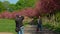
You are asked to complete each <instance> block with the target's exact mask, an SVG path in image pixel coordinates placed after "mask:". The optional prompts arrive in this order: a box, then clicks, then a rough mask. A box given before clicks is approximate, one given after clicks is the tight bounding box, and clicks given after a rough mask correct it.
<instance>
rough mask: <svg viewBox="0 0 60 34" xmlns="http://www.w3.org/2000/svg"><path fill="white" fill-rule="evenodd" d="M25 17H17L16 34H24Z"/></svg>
mask: <svg viewBox="0 0 60 34" xmlns="http://www.w3.org/2000/svg"><path fill="white" fill-rule="evenodd" d="M23 20H24V17H23V16H19V15H16V19H15V23H16V32H17V33H18V34H24V26H23V23H22V22H23Z"/></svg>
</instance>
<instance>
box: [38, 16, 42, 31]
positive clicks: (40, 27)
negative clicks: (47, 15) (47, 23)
mask: <svg viewBox="0 0 60 34" xmlns="http://www.w3.org/2000/svg"><path fill="white" fill-rule="evenodd" d="M38 31H42V19H41V17H40V16H39V18H38V19H37V32H38Z"/></svg>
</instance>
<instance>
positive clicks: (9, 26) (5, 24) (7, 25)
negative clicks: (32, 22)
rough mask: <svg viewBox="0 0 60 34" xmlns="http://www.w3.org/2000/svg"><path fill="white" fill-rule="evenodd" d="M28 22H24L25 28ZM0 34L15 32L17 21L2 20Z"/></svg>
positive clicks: (0, 21)
mask: <svg viewBox="0 0 60 34" xmlns="http://www.w3.org/2000/svg"><path fill="white" fill-rule="evenodd" d="M27 24H28V22H27V21H25V22H24V26H25V25H27ZM0 32H12V33H14V34H15V33H16V32H15V21H14V20H12V19H0Z"/></svg>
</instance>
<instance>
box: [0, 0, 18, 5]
mask: <svg viewBox="0 0 60 34" xmlns="http://www.w3.org/2000/svg"><path fill="white" fill-rule="evenodd" d="M0 1H2V2H3V1H9V2H10V3H13V4H15V3H16V2H17V1H18V0H0Z"/></svg>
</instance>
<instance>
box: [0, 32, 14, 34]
mask: <svg viewBox="0 0 60 34" xmlns="http://www.w3.org/2000/svg"><path fill="white" fill-rule="evenodd" d="M0 34H13V33H9V32H0Z"/></svg>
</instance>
